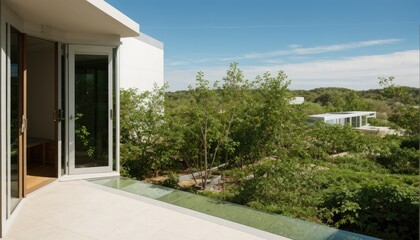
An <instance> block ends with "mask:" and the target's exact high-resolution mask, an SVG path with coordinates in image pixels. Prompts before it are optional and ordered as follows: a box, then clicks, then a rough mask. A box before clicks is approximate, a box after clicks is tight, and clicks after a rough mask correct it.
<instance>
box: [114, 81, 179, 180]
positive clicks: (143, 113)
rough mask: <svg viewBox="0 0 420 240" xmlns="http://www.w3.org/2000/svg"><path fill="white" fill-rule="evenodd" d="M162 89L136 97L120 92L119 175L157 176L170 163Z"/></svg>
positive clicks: (127, 91) (156, 87)
mask: <svg viewBox="0 0 420 240" xmlns="http://www.w3.org/2000/svg"><path fill="white" fill-rule="evenodd" d="M165 89H166V85H165V86H163V87H158V86H156V85H155V86H154V89H153V90H152V91H146V92H142V93H137V90H136V89H132V88H130V89H126V90H125V89H121V95H120V101H121V104H120V106H121V110H120V111H121V112H120V136H121V139H120V142H121V166H122V173H123V174H124V175H128V176H131V177H134V178H137V179H143V178H145V177H149V176H151V175H154V176H157V175H158V174H159V172H160V171H161V170H164V169H166V168H167V167H168V166H169V164H170V161H171V156H172V155H173V150H172V148H171V146H170V145H169V144H170V142H169V141H168V139H170V138H169V135H170V129H169V127H168V124H167V121H166V115H165V114H164V108H163V107H164V90H165Z"/></svg>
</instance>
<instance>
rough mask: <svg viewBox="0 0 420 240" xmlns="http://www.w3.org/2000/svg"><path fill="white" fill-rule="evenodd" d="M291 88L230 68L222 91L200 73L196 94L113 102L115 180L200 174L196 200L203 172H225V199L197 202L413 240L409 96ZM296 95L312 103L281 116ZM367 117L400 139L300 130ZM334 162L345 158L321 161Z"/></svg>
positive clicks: (205, 178)
mask: <svg viewBox="0 0 420 240" xmlns="http://www.w3.org/2000/svg"><path fill="white" fill-rule="evenodd" d="M289 84H290V81H289V80H287V76H286V75H285V73H284V72H279V73H278V74H277V75H275V76H273V75H270V74H269V73H265V74H263V75H262V76H259V77H257V78H256V79H255V80H252V81H249V80H246V79H245V78H244V76H243V74H242V71H241V70H240V69H239V68H238V67H237V65H236V64H232V65H231V67H230V68H229V70H228V71H227V74H226V77H225V78H223V80H222V81H221V82H216V83H214V84H211V83H210V82H209V81H208V80H206V79H205V77H204V74H203V73H201V72H200V73H198V74H197V78H196V85H195V86H194V87H193V86H191V87H190V88H189V90H188V91H183V92H180V93H177V94H174V93H165V87H164V88H157V87H156V88H155V90H154V91H153V92H145V93H141V94H137V93H136V91H135V90H134V89H128V90H122V92H121V140H120V141H121V164H122V169H123V174H125V175H127V176H130V177H134V178H137V179H144V178H147V177H151V176H156V175H158V174H160V173H166V174H168V175H170V177H169V178H168V180H166V181H165V182H164V184H165V185H167V186H172V187H177V184H176V176H175V175H174V174H172V173H171V172H177V171H178V172H181V171H182V172H185V171H189V172H191V173H192V172H198V173H199V174H198V176H195V178H194V179H195V180H196V182H197V183H198V184H200V185H201V189H203V190H205V189H206V187H207V184H208V183H209V181H210V177H211V175H212V170H211V169H212V168H213V167H217V166H221V165H223V166H224V168H223V169H219V170H218V171H220V173H219V174H220V175H223V176H225V178H224V179H223V180H224V187H223V189H224V190H223V191H221V192H209V191H204V192H202V194H206V195H211V196H212V197H219V198H222V199H225V200H228V201H232V202H236V203H239V204H243V205H247V206H251V207H254V208H257V209H261V210H264V211H269V212H273V213H280V214H284V215H287V216H291V217H298V218H301V219H305V220H310V221H314V222H318V223H323V224H328V225H331V226H334V227H338V228H342V229H347V230H350V231H355V232H359V233H362V234H368V235H373V236H377V237H383V238H389V239H395V238H397V237H398V238H402V239H404V238H407V239H410V238H412V237H413V236H418V214H419V211H418V209H419V208H418V207H419V201H418V197H417V196H418V194H419V186H418V185H419V181H418V180H419V179H418V176H417V175H418V173H419V171H418V168H419V164H418V159H419V156H420V152H419V149H418V131H417V132H416V124H417V130H418V122H416V121H414V118H415V116H418V115H416V114H418V113H417V112H415V113H414V114H412V113H410V111H413V109H414V110H415V108H413V106H414V104H413V103H414V102H415V101H414V100H413V98H411V97H410V96H412V94H411V93H410V94H407V91H408V90H409V89H406V88H399V87H398V86H395V85H393V84H392V79H388V80H387V81H385V80H384V79H381V84H383V86H384V87H385V89H383V90H380V91H372V92H362V93H360V92H355V91H352V90H347V89H317V90H314V91H312V92H311V91H309V92H292V91H290V90H289V89H288V87H289ZM302 93H303V94H302ZM296 94H299V95H300V96H304V97H305V98H306V100H310V101H312V102H309V103H305V104H303V105H292V104H290V103H289V102H290V99H291V98H292V97H293V96H294V95H296ZM304 94H307V95H304ZM368 96H370V97H371V98H367V97H368ZM410 99H411V100H410ZM372 108H374V109H372ZM375 109H376V110H377V109H380V111H382V113H383V115H382V117H383V119H381V120H378V121H377V123H383V122H385V121H386V123H387V124H389V125H392V126H396V127H400V128H403V129H405V136H387V137H384V138H381V137H379V136H376V135H366V134H364V133H362V132H358V131H355V130H353V129H352V128H351V127H350V126H340V125H327V124H323V123H316V124H315V126H309V125H308V123H307V122H306V117H307V115H308V114H312V113H321V112H324V111H346V110H375ZM417 111H418V109H417ZM393 116H396V117H393ZM397 116H398V117H397ZM388 117H389V122H388V119H387V118H388ZM338 153H346V154H347V155H344V156H341V157H332V156H331V155H334V154H338Z"/></svg>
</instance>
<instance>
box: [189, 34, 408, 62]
mask: <svg viewBox="0 0 420 240" xmlns="http://www.w3.org/2000/svg"><path fill="white" fill-rule="evenodd" d="M400 41H402V40H401V39H397V38H391V39H379V40H368V41H360V42H350V43H343V44H332V45H323V46H315V47H307V48H305V47H302V45H299V44H291V45H289V46H288V47H289V48H288V49H285V50H277V51H271V52H256V53H247V54H244V55H240V56H235V57H220V58H203V59H195V60H191V62H193V63H211V62H234V61H239V60H250V59H261V58H272V57H279V56H302V55H311V54H312V55H313V54H320V53H329V52H339V51H345V50H350V49H356V48H363V47H372V46H378V45H385V44H392V43H396V42H400Z"/></svg>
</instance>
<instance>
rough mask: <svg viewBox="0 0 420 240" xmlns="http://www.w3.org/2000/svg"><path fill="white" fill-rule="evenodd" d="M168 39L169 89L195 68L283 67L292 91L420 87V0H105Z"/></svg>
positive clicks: (249, 71)
mask: <svg viewBox="0 0 420 240" xmlns="http://www.w3.org/2000/svg"><path fill="white" fill-rule="evenodd" d="M107 2H109V3H110V4H111V5H113V6H114V7H116V8H117V9H119V10H120V11H122V12H123V13H125V14H126V15H127V16H129V17H130V18H132V19H133V20H135V21H137V22H138V23H140V27H141V31H142V32H144V33H145V34H147V35H150V36H152V37H154V38H156V39H158V40H160V41H162V42H163V43H164V44H165V81H166V82H168V83H169V86H170V88H169V90H181V89H187V87H188V85H190V84H194V79H195V74H196V73H197V72H198V71H203V72H204V74H205V76H206V78H207V79H209V80H221V79H222V78H223V76H224V75H225V73H226V69H227V68H228V67H229V64H230V63H231V62H238V63H239V66H240V68H241V69H243V71H244V73H245V76H246V77H247V78H248V79H252V78H254V77H255V76H256V75H258V74H259V75H261V74H263V73H264V72H266V71H270V72H272V73H273V74H275V73H276V72H277V71H279V70H284V71H285V72H286V74H287V75H288V76H289V78H290V79H291V80H292V85H291V88H292V89H312V88H316V87H347V88H352V89H369V88H379V86H378V80H377V78H378V77H379V76H395V77H396V83H397V84H400V85H408V86H416V87H419V34H420V31H419V30H420V25H419V24H420V1H418V0H352V1H342V0H328V1H326V0H320V1H313V0H309V1H303V0H295V1H291V0H289V1H286V0H124V1H121V0H107Z"/></svg>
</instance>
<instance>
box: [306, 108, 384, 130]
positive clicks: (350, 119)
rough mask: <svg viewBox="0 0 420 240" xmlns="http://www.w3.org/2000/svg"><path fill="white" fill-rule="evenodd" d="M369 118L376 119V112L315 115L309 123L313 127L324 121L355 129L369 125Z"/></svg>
mask: <svg viewBox="0 0 420 240" xmlns="http://www.w3.org/2000/svg"><path fill="white" fill-rule="evenodd" d="M369 118H376V112H367V111H347V112H333V113H323V114H315V115H310V116H309V123H310V124H311V125H313V124H314V123H315V122H316V121H322V122H325V123H327V124H340V125H342V126H344V125H345V124H349V125H351V126H352V127H354V128H360V127H363V126H366V125H369V123H368V119H369Z"/></svg>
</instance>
